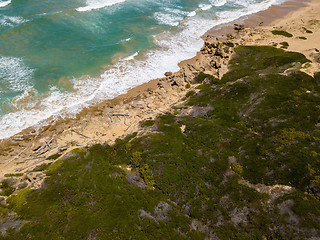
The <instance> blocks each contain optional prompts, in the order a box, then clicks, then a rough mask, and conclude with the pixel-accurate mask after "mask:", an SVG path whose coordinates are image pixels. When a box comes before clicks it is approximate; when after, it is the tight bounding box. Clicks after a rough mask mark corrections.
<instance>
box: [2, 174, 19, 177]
mask: <svg viewBox="0 0 320 240" xmlns="http://www.w3.org/2000/svg"><path fill="white" fill-rule="evenodd" d="M23 174H24V173H6V174H5V175H4V176H5V177H22V176H23Z"/></svg>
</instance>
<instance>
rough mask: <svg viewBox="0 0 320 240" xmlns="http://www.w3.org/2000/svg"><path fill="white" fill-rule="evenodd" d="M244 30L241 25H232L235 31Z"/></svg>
mask: <svg viewBox="0 0 320 240" xmlns="http://www.w3.org/2000/svg"><path fill="white" fill-rule="evenodd" d="M243 29H244V25H243V24H234V30H236V31H242V30H243Z"/></svg>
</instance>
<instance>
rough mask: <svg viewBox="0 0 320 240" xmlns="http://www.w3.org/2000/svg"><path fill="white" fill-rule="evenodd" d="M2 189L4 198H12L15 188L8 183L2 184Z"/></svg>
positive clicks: (0, 186) (0, 187)
mask: <svg viewBox="0 0 320 240" xmlns="http://www.w3.org/2000/svg"><path fill="white" fill-rule="evenodd" d="M0 189H1V195H2V196H10V195H11V194H12V193H13V192H14V191H15V188H13V187H11V185H10V184H9V183H8V182H6V181H3V182H2V183H1V185H0Z"/></svg>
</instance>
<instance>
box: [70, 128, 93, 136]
mask: <svg viewBox="0 0 320 240" xmlns="http://www.w3.org/2000/svg"><path fill="white" fill-rule="evenodd" d="M71 131H72V132H75V133H77V134H79V135H80V136H82V137H84V138H90V137H88V136H86V135H84V134H82V133H80V132H78V131H76V130H74V129H71Z"/></svg>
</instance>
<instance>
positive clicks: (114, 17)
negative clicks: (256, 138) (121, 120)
mask: <svg viewBox="0 0 320 240" xmlns="http://www.w3.org/2000/svg"><path fill="white" fill-rule="evenodd" d="M275 2H276V0H184V1H183V0H164V1H160V0H144V1H142V0H87V1H86V0H63V1H62V0H46V1H45V0H11V1H10V0H0V139H3V138H7V137H10V136H12V135H13V134H16V133H18V132H19V131H21V130H23V129H25V128H27V127H29V126H33V125H35V124H39V122H41V121H42V124H45V122H43V121H44V120H45V119H47V118H48V117H52V116H56V117H58V116H62V117H67V116H68V117H72V116H74V115H75V114H76V113H77V112H79V111H80V110H81V109H82V108H83V107H85V106H90V105H92V104H95V103H97V102H99V101H102V100H104V99H107V98H113V97H115V96H117V95H118V94H121V93H124V92H125V91H126V90H127V89H128V88H131V87H133V86H136V85H139V84H141V83H144V82H147V81H149V80H151V79H153V78H157V77H162V76H163V73H164V72H166V71H176V70H178V67H177V63H178V62H179V61H181V60H184V59H187V58H190V57H193V56H194V55H195V53H196V51H198V50H199V49H200V47H201V46H202V44H203V42H202V40H201V39H200V36H201V35H202V34H204V33H205V32H206V31H207V30H208V29H210V28H211V27H213V26H214V25H217V24H219V23H224V22H228V21H232V20H234V19H236V18H238V17H240V16H244V15H247V14H250V13H254V12H257V11H259V10H262V9H266V8H268V7H269V6H270V5H272V4H274V3H275ZM54 118H55V117H53V119H51V120H54ZM39 126H40V125H39Z"/></svg>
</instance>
